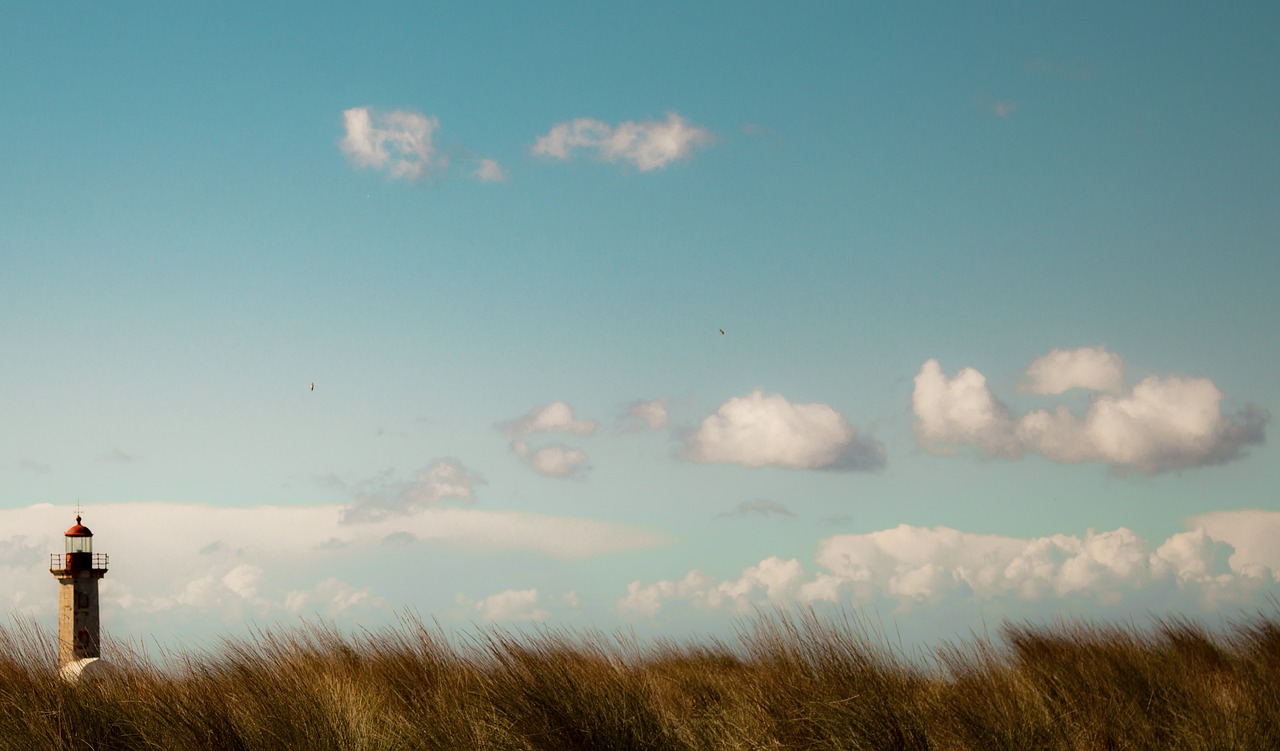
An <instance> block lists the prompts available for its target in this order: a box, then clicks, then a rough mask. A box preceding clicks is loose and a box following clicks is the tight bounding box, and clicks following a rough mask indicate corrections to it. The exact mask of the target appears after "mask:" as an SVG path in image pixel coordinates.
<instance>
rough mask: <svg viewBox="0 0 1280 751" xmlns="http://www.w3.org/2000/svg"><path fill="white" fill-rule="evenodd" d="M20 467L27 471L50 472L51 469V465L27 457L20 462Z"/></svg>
mask: <svg viewBox="0 0 1280 751" xmlns="http://www.w3.org/2000/svg"><path fill="white" fill-rule="evenodd" d="M18 468H19V469H21V470H23V471H26V472H48V471H49V469H50V467H49V465H48V464H45V463H44V462H38V461H36V460H35V459H26V458H24V459H22V460H20V461H19V462H18Z"/></svg>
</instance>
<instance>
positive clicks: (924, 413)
mask: <svg viewBox="0 0 1280 751" xmlns="http://www.w3.org/2000/svg"><path fill="white" fill-rule="evenodd" d="M911 409H912V411H913V412H914V413H915V416H916V423H915V433H916V442H917V443H919V444H920V447H921V448H923V449H925V450H926V451H932V452H935V453H950V452H952V451H954V449H953V448H952V445H953V444H972V445H974V446H977V447H979V448H981V449H982V451H983V453H985V454H987V455H988V456H1017V455H1018V454H1019V453H1020V447H1019V446H1018V443H1017V441H1016V440H1015V439H1014V437H1013V421H1012V420H1011V419H1010V418H1009V409H1008V408H1007V407H1005V405H1004V404H1002V403H1000V402H999V401H997V400H996V398H995V396H994V395H992V393H991V390H990V389H988V388H987V379H986V377H985V376H983V375H982V374H981V373H979V372H978V371H976V370H974V369H973V368H965V369H963V370H961V371H960V372H959V373H957V374H956V375H955V377H954V378H948V377H947V375H946V374H945V373H943V372H942V366H941V365H939V364H938V361H937V360H927V361H926V362H925V363H924V365H922V366H920V372H919V373H918V374H917V375H916V378H915V390H914V391H912V393H911Z"/></svg>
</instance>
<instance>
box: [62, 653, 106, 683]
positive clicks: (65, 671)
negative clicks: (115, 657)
mask: <svg viewBox="0 0 1280 751" xmlns="http://www.w3.org/2000/svg"><path fill="white" fill-rule="evenodd" d="M112 672H113V670H112V668H111V663H109V662H103V661H102V660H100V659H98V658H97V657H85V658H83V659H80V660H72V661H71V662H68V663H67V664H66V665H63V666H62V668H61V669H60V670H59V671H58V677H60V678H62V680H64V681H66V682H67V683H80V682H86V683H92V682H95V681H99V680H102V679H103V678H106V677H108V676H110V675H111V673H112Z"/></svg>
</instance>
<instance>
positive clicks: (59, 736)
mask: <svg viewBox="0 0 1280 751" xmlns="http://www.w3.org/2000/svg"><path fill="white" fill-rule="evenodd" d="M887 644H888V642H887V641H886V640H885V639H883V638H878V637H877V636H876V635H875V634H874V633H873V632H871V631H869V630H867V629H866V628H865V627H864V626H863V625H862V624H861V622H859V621H856V620H852V619H851V618H850V617H848V616H835V617H822V616H818V615H816V614H814V613H812V612H806V613H800V614H796V615H793V614H786V613H773V614H766V615H761V616H759V617H757V618H756V619H755V620H753V621H749V622H746V623H744V624H743V625H742V626H741V627H740V630H739V632H738V634H737V638H736V639H735V640H732V641H729V642H720V641H714V640H713V641H710V642H707V643H702V644H680V643H674V642H665V641H659V642H655V643H651V644H646V645H641V644H640V643H638V642H637V641H636V640H634V639H633V638H629V637H626V636H623V635H612V636H609V635H605V634H600V633H597V632H586V633H574V632H566V631H556V630H537V631H533V632H529V633H512V632H508V631H503V630H499V629H487V630H482V631H480V632H479V633H477V634H474V635H472V636H470V637H468V638H466V639H464V640H462V641H461V642H451V641H450V640H449V639H448V636H447V635H446V634H445V633H444V632H443V631H442V630H441V629H440V628H439V627H437V626H428V625H425V624H423V623H422V622H420V621H417V620H412V619H411V620H407V621H405V622H404V623H402V624H401V625H400V626H398V627H396V628H392V629H387V630H383V631H378V632H369V633H363V634H357V635H351V634H342V633H340V632H338V631H337V630H335V629H333V628H331V627H328V626H313V627H309V628H305V629H298V630H291V631H284V632H273V631H260V632H257V633H256V634H255V635H254V637H253V638H251V639H248V640H239V641H227V642H225V643H224V644H223V645H222V647H221V649H220V650H218V651H217V652H216V653H214V654H211V655H209V654H188V653H175V654H166V655H162V656H161V657H160V659H159V660H151V659H148V658H145V657H143V656H141V655H140V653H139V652H138V651H137V650H135V649H132V648H130V647H129V646H128V645H120V644H113V645H109V646H110V647H111V650H110V655H111V657H112V662H113V665H114V666H115V670H114V672H113V673H111V675H110V676H108V677H104V678H100V679H97V680H95V681H85V682H82V683H80V684H79V685H68V684H66V683H63V682H62V681H61V680H59V679H58V677H57V674H56V672H55V671H54V669H53V666H54V663H55V662H56V658H57V654H56V650H55V649H54V648H53V641H52V639H51V638H50V637H49V635H47V634H44V633H41V632H40V631H39V629H36V628H35V627H34V626H32V625H31V624H30V623H18V624H17V625H16V626H15V627H13V628H10V629H8V630H0V748H3V749H24V751H25V750H27V749H42V748H49V749H62V748H65V749H165V750H168V749H206V748H207V749H472V748H475V749H526V750H533V749H539V750H540V749H546V750H548V751H550V750H551V749H555V750H557V751H562V750H566V749H569V750H571V749H957V750H959V749H980V750H981V751H989V750H991V749H1081V750H1085V749H1089V750H1092V749H1147V748H1150V749H1275V748H1280V623H1277V620H1276V619H1275V618H1269V617H1258V618H1256V619H1254V620H1250V621H1244V622H1240V623H1237V624H1235V625H1233V626H1230V627H1228V628H1227V629H1226V630H1225V631H1224V632H1222V633H1220V634H1214V633H1211V632H1209V631H1207V630H1206V629H1204V628H1202V627H1200V626H1198V625H1196V624H1193V623H1190V622H1187V621H1183V620H1176V619H1168V620H1163V621H1160V622H1158V623H1157V624H1156V625H1155V626H1154V627H1153V628H1152V629H1150V630H1148V631H1145V632H1144V631H1139V630H1137V629H1134V628H1116V627H1105V626H1097V625H1090V624H1081V623H1075V624H1061V625H1057V626H1052V627H1032V626H1020V625H1006V626H1005V627H1004V629H1003V632H1002V638H1001V639H1000V640H999V641H998V642H995V643H993V642H991V641H988V640H985V639H979V638H974V639H971V640H969V641H966V642H960V643H955V644H948V645H944V646H943V647H941V648H940V649H938V650H937V652H936V653H935V654H933V655H930V656H929V657H928V658H927V659H919V658H917V659H907V658H906V657H904V656H902V655H901V654H898V653H896V652H894V651H893V650H892V649H891V648H889V647H888V646H887Z"/></svg>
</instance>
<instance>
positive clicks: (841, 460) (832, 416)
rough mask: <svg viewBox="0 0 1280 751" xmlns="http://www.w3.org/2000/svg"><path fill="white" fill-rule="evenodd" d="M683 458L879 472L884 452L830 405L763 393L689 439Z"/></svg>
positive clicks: (731, 404) (723, 411) (725, 407)
mask: <svg viewBox="0 0 1280 751" xmlns="http://www.w3.org/2000/svg"><path fill="white" fill-rule="evenodd" d="M683 453H684V457H685V458H686V459H688V460H690V461H694V462H699V463H714V462H719V463H724V464H742V465H744V466H748V467H763V466H775V467H786V468H788V469H835V470H857V469H879V468H880V467H882V466H884V446H883V445H882V444H881V443H880V442H879V441H876V440H874V439H871V438H868V437H863V436H861V435H859V434H858V431H857V430H856V429H854V427H853V426H852V425H850V424H849V423H848V421H847V420H845V419H844V416H842V415H841V414H840V413H839V412H837V411H835V410H834V409H832V408H831V407H829V406H827V405H826V404H821V403H818V402H810V403H804V404H792V403H791V402H789V401H787V400H786V399H785V398H784V397H782V396H781V395H779V394H765V393H764V392H762V391H761V390H759V389H756V390H755V391H752V392H751V393H750V394H747V395H746V396H738V397H733V398H732V399H729V400H728V401H727V402H725V403H724V404H721V405H720V407H719V408H718V409H716V411H715V413H714V414H712V415H708V416H707V417H706V418H704V419H703V421H702V423H701V425H699V426H698V429H697V430H694V431H691V432H689V433H686V434H685V436H684V451H683Z"/></svg>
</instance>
